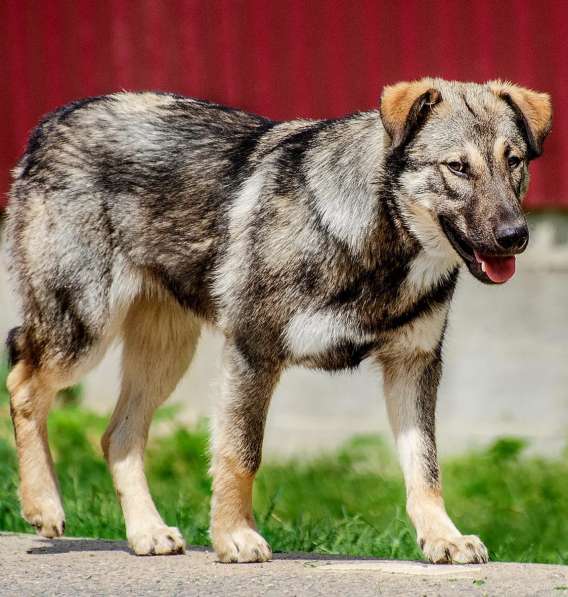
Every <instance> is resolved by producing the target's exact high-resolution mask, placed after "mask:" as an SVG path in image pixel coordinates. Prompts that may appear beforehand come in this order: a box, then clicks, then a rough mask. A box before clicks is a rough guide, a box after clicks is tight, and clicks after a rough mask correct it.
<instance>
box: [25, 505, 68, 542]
mask: <svg viewBox="0 0 568 597" xmlns="http://www.w3.org/2000/svg"><path fill="white" fill-rule="evenodd" d="M22 516H23V517H24V519H25V520H26V521H27V522H29V523H30V524H31V525H32V526H33V527H35V529H36V531H37V532H38V534H39V535H41V536H42V537H46V538H47V539H53V538H54V537H61V536H62V535H63V533H64V531H65V512H63V508H62V507H61V504H50V503H49V502H44V503H43V504H42V506H41V507H26V508H24V509H23V511H22Z"/></svg>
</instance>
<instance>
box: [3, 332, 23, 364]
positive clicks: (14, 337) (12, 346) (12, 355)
mask: <svg viewBox="0 0 568 597" xmlns="http://www.w3.org/2000/svg"><path fill="white" fill-rule="evenodd" d="M21 329H22V328H21V327H16V328H12V329H11V330H10V331H9V332H8V338H7V339H6V348H7V349H8V364H9V366H10V367H14V365H16V363H17V362H18V361H19V360H21V358H22V348H21V346H22V345H21V339H22V338H21V336H22V334H21Z"/></svg>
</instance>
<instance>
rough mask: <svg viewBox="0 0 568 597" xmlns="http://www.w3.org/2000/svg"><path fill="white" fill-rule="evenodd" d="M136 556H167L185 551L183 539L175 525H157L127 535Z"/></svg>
mask: <svg viewBox="0 0 568 597" xmlns="http://www.w3.org/2000/svg"><path fill="white" fill-rule="evenodd" d="M128 544H129V545H130V547H131V548H132V551H133V552H134V553H135V554H136V555H137V556H167V555H172V554H179V553H184V552H185V540H184V538H183V536H182V534H181V533H180V532H179V530H178V529H176V528H175V527H167V526H165V525H163V526H157V527H152V528H150V529H144V530H143V531H139V532H137V533H134V534H132V535H129V536H128Z"/></svg>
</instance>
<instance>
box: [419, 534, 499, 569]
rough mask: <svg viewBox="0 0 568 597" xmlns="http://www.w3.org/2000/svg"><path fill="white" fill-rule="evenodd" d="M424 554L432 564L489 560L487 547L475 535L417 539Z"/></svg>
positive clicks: (477, 562)
mask: <svg viewBox="0 0 568 597" xmlns="http://www.w3.org/2000/svg"><path fill="white" fill-rule="evenodd" d="M419 544H420V547H421V549H422V551H423V552H424V555H425V556H426V557H427V558H428V560H430V562H432V563H433V564H484V563H486V562H487V561H489V554H488V553H487V548H486V547H485V545H483V543H482V542H481V539H479V537H476V536H475V535H462V536H460V537H452V538H451V539H434V540H425V539H421V540H420V541H419Z"/></svg>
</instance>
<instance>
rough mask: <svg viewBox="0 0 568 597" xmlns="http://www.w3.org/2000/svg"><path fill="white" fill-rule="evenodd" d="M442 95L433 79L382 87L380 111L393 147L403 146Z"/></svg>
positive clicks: (394, 148) (393, 148)
mask: <svg viewBox="0 0 568 597" xmlns="http://www.w3.org/2000/svg"><path fill="white" fill-rule="evenodd" d="M441 99H442V96H441V94H440V92H439V91H438V90H437V89H434V87H433V86H432V80H431V79H422V80H420V81H412V82H408V83H407V82H403V83H397V84H396V85H389V86H387V87H385V88H384V89H383V93H382V95H381V105H380V113H381V120H382V121H383V126H384V127H385V130H386V131H387V133H388V134H389V136H390V138H391V143H392V144H391V149H392V150H396V149H399V148H400V147H402V146H404V145H405V144H406V143H407V142H408V141H409V140H410V138H411V137H412V135H413V133H414V132H415V131H416V130H417V129H418V127H419V126H420V125H421V124H422V123H424V121H425V120H426V118H427V116H428V114H429V113H430V111H431V109H432V108H433V107H434V106H435V105H436V104H437V103H438V102H439V101H441Z"/></svg>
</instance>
